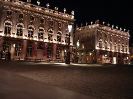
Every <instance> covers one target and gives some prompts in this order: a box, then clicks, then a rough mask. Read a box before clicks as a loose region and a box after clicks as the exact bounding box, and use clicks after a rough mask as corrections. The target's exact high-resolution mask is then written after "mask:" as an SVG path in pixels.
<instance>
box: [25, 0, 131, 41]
mask: <svg viewBox="0 0 133 99" xmlns="http://www.w3.org/2000/svg"><path fill="white" fill-rule="evenodd" d="M23 1H25V0H23ZM40 1H41V6H45V5H46V4H47V3H49V4H50V7H51V8H54V7H55V6H56V7H59V10H60V11H62V12H63V8H66V9H67V12H68V13H70V12H71V10H74V11H75V19H76V22H75V23H76V24H78V25H79V26H80V24H81V23H82V24H83V25H85V23H86V22H88V23H89V24H90V22H91V21H93V22H94V21H95V20H97V19H99V20H100V21H105V22H106V23H110V24H111V25H112V24H113V25H115V26H116V25H117V26H118V27H121V28H126V29H127V30H130V35H131V38H130V43H133V40H132V38H133V33H132V31H133V25H132V23H133V15H132V12H133V11H132V9H133V5H132V3H131V0H130V1H129V0H40ZM32 3H34V4H36V0H34V1H33V0H32ZM45 7H46V6H45Z"/></svg>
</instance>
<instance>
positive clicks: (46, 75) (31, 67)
mask: <svg viewBox="0 0 133 99" xmlns="http://www.w3.org/2000/svg"><path fill="white" fill-rule="evenodd" d="M132 76H133V67H132V65H122V66H119V65H99V64H89V65H88V64H71V65H66V64H59V63H56V64H53V63H50V64H48V63H43V62H38V63H33V62H5V63H4V62H3V63H1V65H0V96H1V97H3V98H1V99H18V97H21V98H19V99H132V98H133V95H132V93H133V86H132V84H133V78H132ZM11 97H12V98H11Z"/></svg>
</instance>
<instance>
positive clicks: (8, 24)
mask: <svg viewBox="0 0 133 99" xmlns="http://www.w3.org/2000/svg"><path fill="white" fill-rule="evenodd" d="M11 27H12V24H11V22H5V29H4V34H5V35H7V34H9V35H10V34H11Z"/></svg>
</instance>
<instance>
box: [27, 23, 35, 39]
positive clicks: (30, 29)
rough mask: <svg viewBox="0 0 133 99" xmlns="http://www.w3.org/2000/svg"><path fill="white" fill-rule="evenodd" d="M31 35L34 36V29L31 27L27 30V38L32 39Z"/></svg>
mask: <svg viewBox="0 0 133 99" xmlns="http://www.w3.org/2000/svg"><path fill="white" fill-rule="evenodd" d="M33 34H34V28H33V27H32V26H30V27H29V28H28V37H29V38H33Z"/></svg>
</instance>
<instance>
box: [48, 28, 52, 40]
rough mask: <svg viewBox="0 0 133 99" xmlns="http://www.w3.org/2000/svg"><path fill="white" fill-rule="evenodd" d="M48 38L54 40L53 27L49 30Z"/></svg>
mask: <svg viewBox="0 0 133 99" xmlns="http://www.w3.org/2000/svg"><path fill="white" fill-rule="evenodd" d="M48 40H49V41H53V30H52V29H49V30H48Z"/></svg>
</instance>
